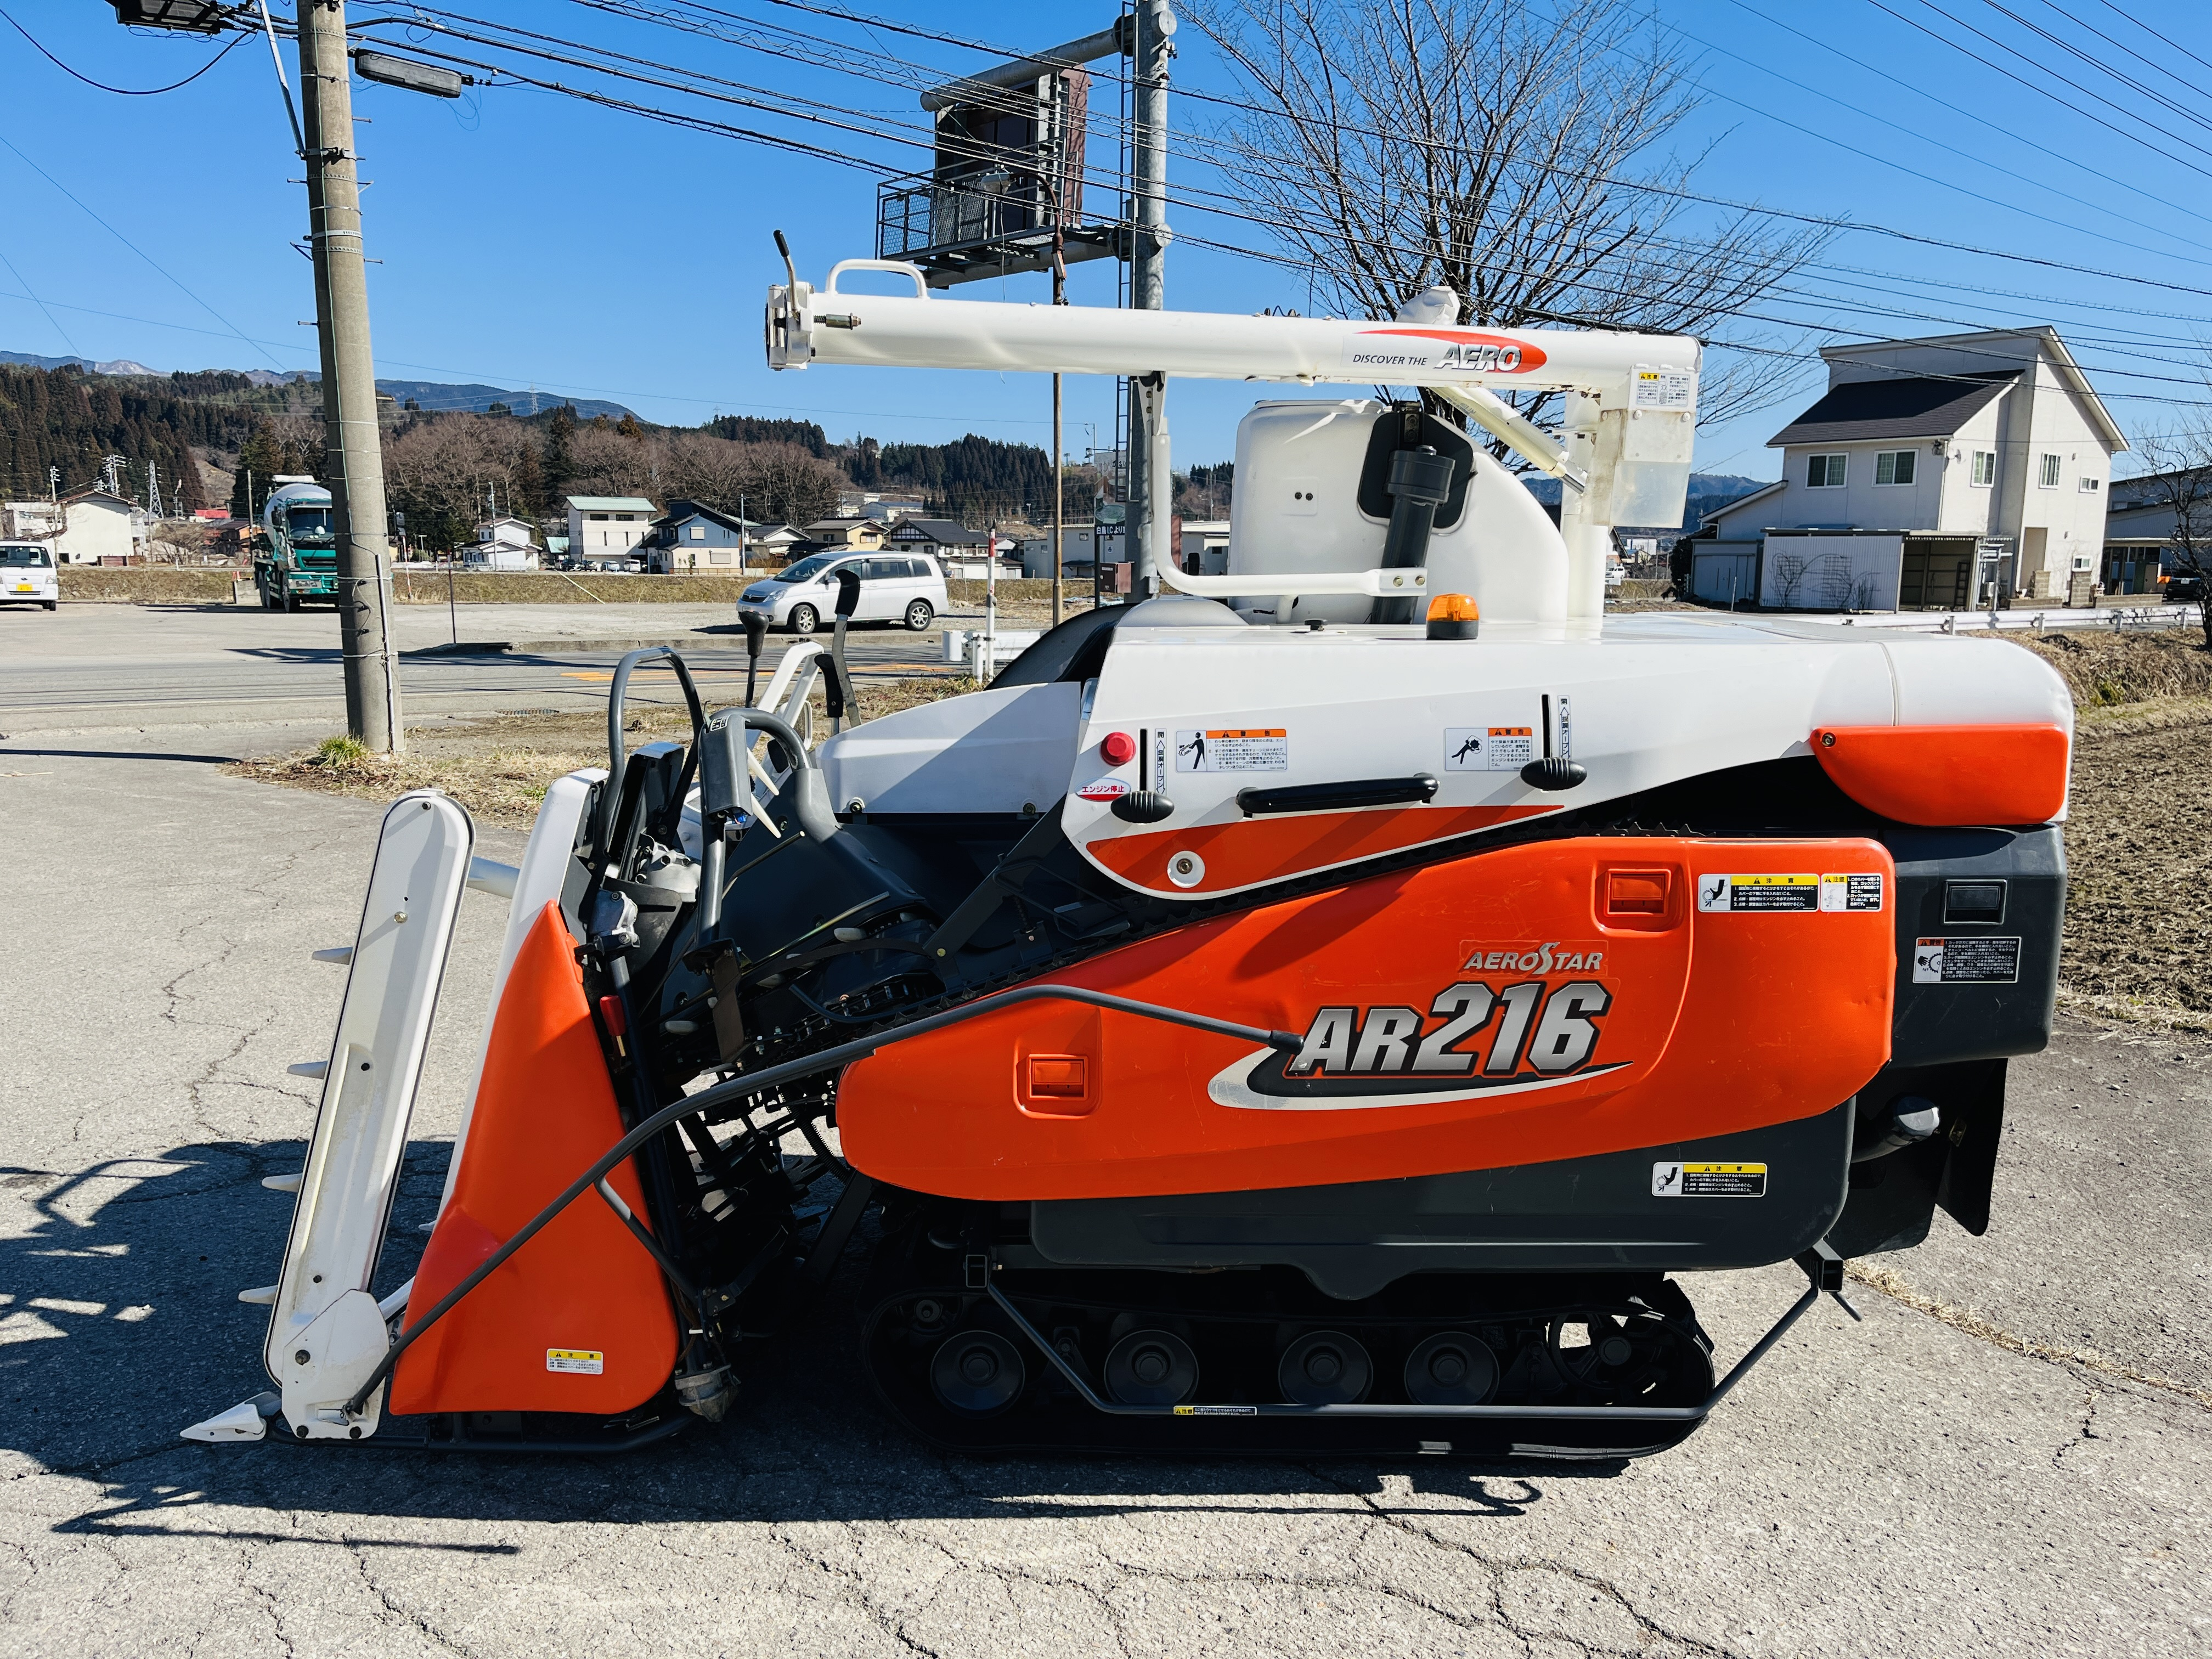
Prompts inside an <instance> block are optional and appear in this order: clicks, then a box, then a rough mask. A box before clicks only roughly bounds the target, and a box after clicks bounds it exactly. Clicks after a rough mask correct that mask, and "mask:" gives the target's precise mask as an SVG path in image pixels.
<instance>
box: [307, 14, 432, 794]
mask: <svg viewBox="0 0 2212 1659" xmlns="http://www.w3.org/2000/svg"><path fill="white" fill-rule="evenodd" d="M298 10H299V27H300V100H301V113H302V115H303V116H304V117H305V120H306V128H307V132H306V137H307V155H305V156H304V157H302V158H301V159H303V160H304V161H306V162H307V216H308V241H309V244H310V246H312V247H313V250H314V258H315V324H316V327H315V333H316V337H317V338H318V340H319V343H320V344H321V347H322V357H323V451H324V456H325V463H326V465H327V469H328V471H329V474H330V480H331V507H332V513H331V517H332V520H333V525H334V528H335V529H336V531H337V567H338V568H337V576H338V623H339V629H340V637H341V639H342V641H343V656H344V667H345V697H346V729H347V731H349V732H351V733H352V734H353V735H354V736H355V737H356V738H359V739H360V740H361V741H362V744H365V745H367V746H368V748H369V749H370V750H374V752H376V753H379V754H396V753H398V751H399V750H400V749H401V748H402V747H403V746H404V743H405V738H406V733H405V729H404V727H403V726H401V724H400V720H399V675H398V663H397V661H396V660H395V659H394V658H393V656H392V639H391V633H390V629H389V627H388V617H389V611H390V605H391V599H392V573H391V569H390V567H389V565H388V563H387V562H386V557H385V549H384V523H385V518H384V449H383V442H382V439H381V437H380V434H379V432H378V429H377V420H376V365H375V363H374V360H373V359H372V357H371V356H370V354H369V344H368V267H367V266H366V265H364V264H362V244H361V179H360V174H359V172H358V170H357V166H356V163H357V160H358V158H357V157H356V155H355V154H354V148H353V87H352V82H351V80H350V78H349V65H348V63H347V60H346V24H345V3H344V0H301V3H300V5H299V8H298Z"/></svg>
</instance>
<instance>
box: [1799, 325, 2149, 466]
mask: <svg viewBox="0 0 2212 1659" xmlns="http://www.w3.org/2000/svg"><path fill="white" fill-rule="evenodd" d="M1899 346H1914V347H1920V348H1931V347H1932V348H1937V349H1943V350H1948V351H1954V352H1958V353H1960V354H1961V355H1962V356H1967V357H1979V358H1981V359H1982V360H1983V361H1984V362H2001V363H2027V362H2037V361H2039V360H2041V359H2043V358H2045V357H2047V358H2049V359H2050V362H2051V371H2052V373H2053V374H2056V375H2057V379H2058V382H2059V384H2060V385H2062V386H2064V387H2065V388H2066V389H2067V390H2068V391H2069V392H2072V393H2073V394H2074V395H2075V398H2078V399H2080V401H2081V409H2082V412H2083V413H2084V414H2085V415H2087V416H2088V418H2089V423H2090V424H2091V425H2092V426H2093V427H2095V428H2097V435H2098V436H2099V437H2100V438H2102V439H2103V440H2104V443H2105V447H2106V449H2108V450H2110V451H2111V452H2112V453H2113V454H2115V455H2117V454H2119V453H2121V452H2123V451H2124V450H2125V449H2126V448H2127V447H2128V441H2127V437H2126V435H2125V434H2124V433H2123V432H2121V430H2120V428H2119V423H2118V422H2116V421H2114V420H2113V419H2112V411H2111V410H2108V409H2106V407H2105V404H2104V400H2103V399H2102V398H2100V397H2098V396H2097V392H2096V388H2095V387H2093V386H2091V385H2090V384H2089V377H2088V376H2087V375H2086V374H2083V373H2082V372H2081V365H2080V364H2079V363H2077V362H2075V361H2074V354H2073V353H2072V352H2071V351H2069V350H2068V349H2067V346H2066V342H2065V341H2064V340H2063V339H2061V338H2059V337H2058V331H2057V329H2055V328H2052V327H2051V325H2049V324H2047V323H2045V324H2039V325H2037V326H2035V327H2033V328H1985V329H1977V330H1975V331H1972V332H1971V333H1966V334H1937V335H1932V336H1923V337H1920V338H1917V339H1911V340H1862V341H1854V342H1852V343H1850V344H1848V345H1826V346H1822V347H1821V348H1820V356H1821V357H1822V359H1823V360H1824V361H1826V362H1829V363H1838V362H1873V363H1875V364H1876V365H1877V366H1879V364H1880V359H1881V354H1882V353H1884V352H1886V351H1889V350H1892V349H1894V348H1896V347H1899ZM2022 346H2027V347H2029V355H2028V356H2021V347H2022Z"/></svg>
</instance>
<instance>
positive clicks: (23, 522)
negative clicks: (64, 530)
mask: <svg viewBox="0 0 2212 1659" xmlns="http://www.w3.org/2000/svg"><path fill="white" fill-rule="evenodd" d="M61 527H62V509H61V505H60V503H59V502H57V501H47V500H46V499H45V498H44V497H40V499H38V500H36V501H4V502H0V540H6V541H11V542H43V541H46V540H49V539H50V538H52V537H53V536H54V535H55V533H56V532H58V531H59V530H60V529H61Z"/></svg>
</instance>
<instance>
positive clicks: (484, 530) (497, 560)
mask: <svg viewBox="0 0 2212 1659" xmlns="http://www.w3.org/2000/svg"><path fill="white" fill-rule="evenodd" d="M461 562H462V563H463V564H465V565H466V566H468V567H469V568H471V569H477V570H535V569H537V568H538V563H539V560H538V543H537V526H534V525H532V524H531V523H530V522H529V521H528V520H524V519H508V518H497V519H491V520H487V521H485V522H484V523H483V524H480V525H478V526H477V538H476V540H475V541H473V542H471V544H469V545H468V546H466V547H465V548H463V549H462V550H461Z"/></svg>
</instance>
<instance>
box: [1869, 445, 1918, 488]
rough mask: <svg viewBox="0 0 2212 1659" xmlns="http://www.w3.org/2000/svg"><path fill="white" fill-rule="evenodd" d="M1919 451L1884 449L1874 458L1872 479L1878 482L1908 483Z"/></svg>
mask: <svg viewBox="0 0 2212 1659" xmlns="http://www.w3.org/2000/svg"><path fill="white" fill-rule="evenodd" d="M1918 456H1919V452H1918V451H1917V450H1911V449H1885V450H1883V451H1882V452H1881V453H1880V454H1878V455H1876V456H1875V458H1874V481H1875V483H1878V484H1909V483H1911V482H1912V471H1913V466H1914V464H1915V462H1916V461H1917V459H1918Z"/></svg>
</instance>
